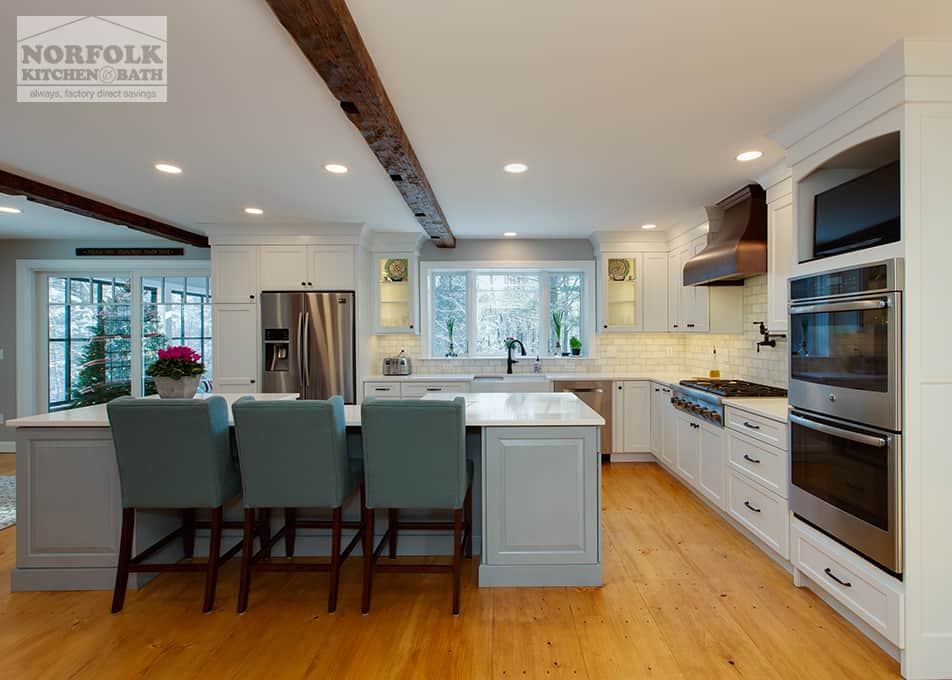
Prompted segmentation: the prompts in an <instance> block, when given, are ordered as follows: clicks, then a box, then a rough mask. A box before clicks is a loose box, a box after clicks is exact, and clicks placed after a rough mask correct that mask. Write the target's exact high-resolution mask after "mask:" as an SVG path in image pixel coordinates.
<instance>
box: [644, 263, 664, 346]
mask: <svg viewBox="0 0 952 680" xmlns="http://www.w3.org/2000/svg"><path fill="white" fill-rule="evenodd" d="M644 261H645V264H644V268H643V272H644V277H643V278H644V282H645V285H644V286H642V287H641V294H642V295H643V296H644V305H643V309H644V315H645V317H644V330H646V331H648V332H649V333H664V332H665V331H666V330H668V254H667V253H645V255H644Z"/></svg>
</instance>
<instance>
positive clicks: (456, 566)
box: [453, 510, 463, 614]
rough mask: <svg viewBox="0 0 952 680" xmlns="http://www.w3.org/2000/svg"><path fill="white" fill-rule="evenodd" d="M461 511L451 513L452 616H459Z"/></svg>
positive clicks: (461, 565) (461, 555)
mask: <svg viewBox="0 0 952 680" xmlns="http://www.w3.org/2000/svg"><path fill="white" fill-rule="evenodd" d="M462 540H463V511H462V510H454V511H453V614H459V581H460V572H461V571H462V567H463V560H462V557H463V545H462Z"/></svg>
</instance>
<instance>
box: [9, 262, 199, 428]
mask: <svg viewBox="0 0 952 680" xmlns="http://www.w3.org/2000/svg"><path fill="white" fill-rule="evenodd" d="M66 273H68V274H79V275H82V274H92V273H96V274H113V275H116V274H128V275H129V276H130V277H131V279H132V286H133V290H132V294H133V295H135V294H136V292H137V291H138V296H139V297H138V299H141V297H142V291H141V279H142V276H145V275H153V276H168V275H174V276H208V277H210V276H211V262H210V261H209V260H185V261H178V262H169V261H165V260H159V259H151V258H146V259H139V258H108V259H100V258H89V259H86V258H83V259H71V260H17V272H16V276H17V279H16V281H17V286H16V297H17V317H16V324H17V358H16V369H17V417H18V418H23V417H25V416H32V415H36V414H37V413H45V412H46V408H47V407H46V402H45V401H44V402H43V403H40V401H41V400H40V397H41V396H44V395H45V393H46V390H47V389H48V386H44V385H42V384H41V381H40V369H41V368H46V367H41V366H40V364H39V358H40V357H41V356H45V355H46V334H45V333H40V322H41V319H40V318H39V315H38V314H37V311H38V310H37V301H38V300H39V299H40V296H39V295H38V293H39V292H41V291H40V289H41V288H43V289H44V290H45V284H44V283H43V282H42V278H43V275H46V274H66ZM137 308H138V305H132V327H131V329H132V334H133V336H135V335H136V333H137V328H138V327H139V326H138V324H141V319H139V318H138V315H139V313H138V312H137V311H136V309H137ZM132 356H133V359H132V371H131V372H132V379H133V381H135V379H136V375H139V376H140V377H141V373H142V366H141V363H142V362H141V360H139V359H137V358H136V357H137V353H133V355H132ZM44 376H45V371H44ZM133 384H136V383H135V382H133Z"/></svg>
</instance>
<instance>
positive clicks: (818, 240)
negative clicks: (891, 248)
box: [813, 161, 900, 259]
mask: <svg viewBox="0 0 952 680" xmlns="http://www.w3.org/2000/svg"><path fill="white" fill-rule="evenodd" d="M899 203H900V199H899V161H896V162H895V163H890V164H889V165H884V166H883V167H881V168H877V169H876V170H873V171H872V172H869V173H867V174H865V175H860V176H859V177H856V178H855V179H852V180H850V181H849V182H845V183H843V184H840V185H838V186H835V187H833V188H832V189H828V190H826V191H824V192H822V193H819V194H817V195H816V196H815V197H814V199H813V257H814V258H816V259H819V258H821V257H830V256H831V255H840V254H842V253H849V252H851V251H854V250H862V249H863V248H872V247H873V246H879V245H883V244H884V243H894V242H896V241H898V240H899V237H900V233H899Z"/></svg>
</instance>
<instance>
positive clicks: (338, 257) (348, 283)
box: [307, 246, 357, 290]
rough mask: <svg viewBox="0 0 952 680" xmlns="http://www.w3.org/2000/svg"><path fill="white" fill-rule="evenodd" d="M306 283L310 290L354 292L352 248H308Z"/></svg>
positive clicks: (353, 255)
mask: <svg viewBox="0 0 952 680" xmlns="http://www.w3.org/2000/svg"><path fill="white" fill-rule="evenodd" d="M307 282H308V288H310V289H311V290H356V288H357V261H356V259H355V250H354V247H353V246H308V247H307Z"/></svg>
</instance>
